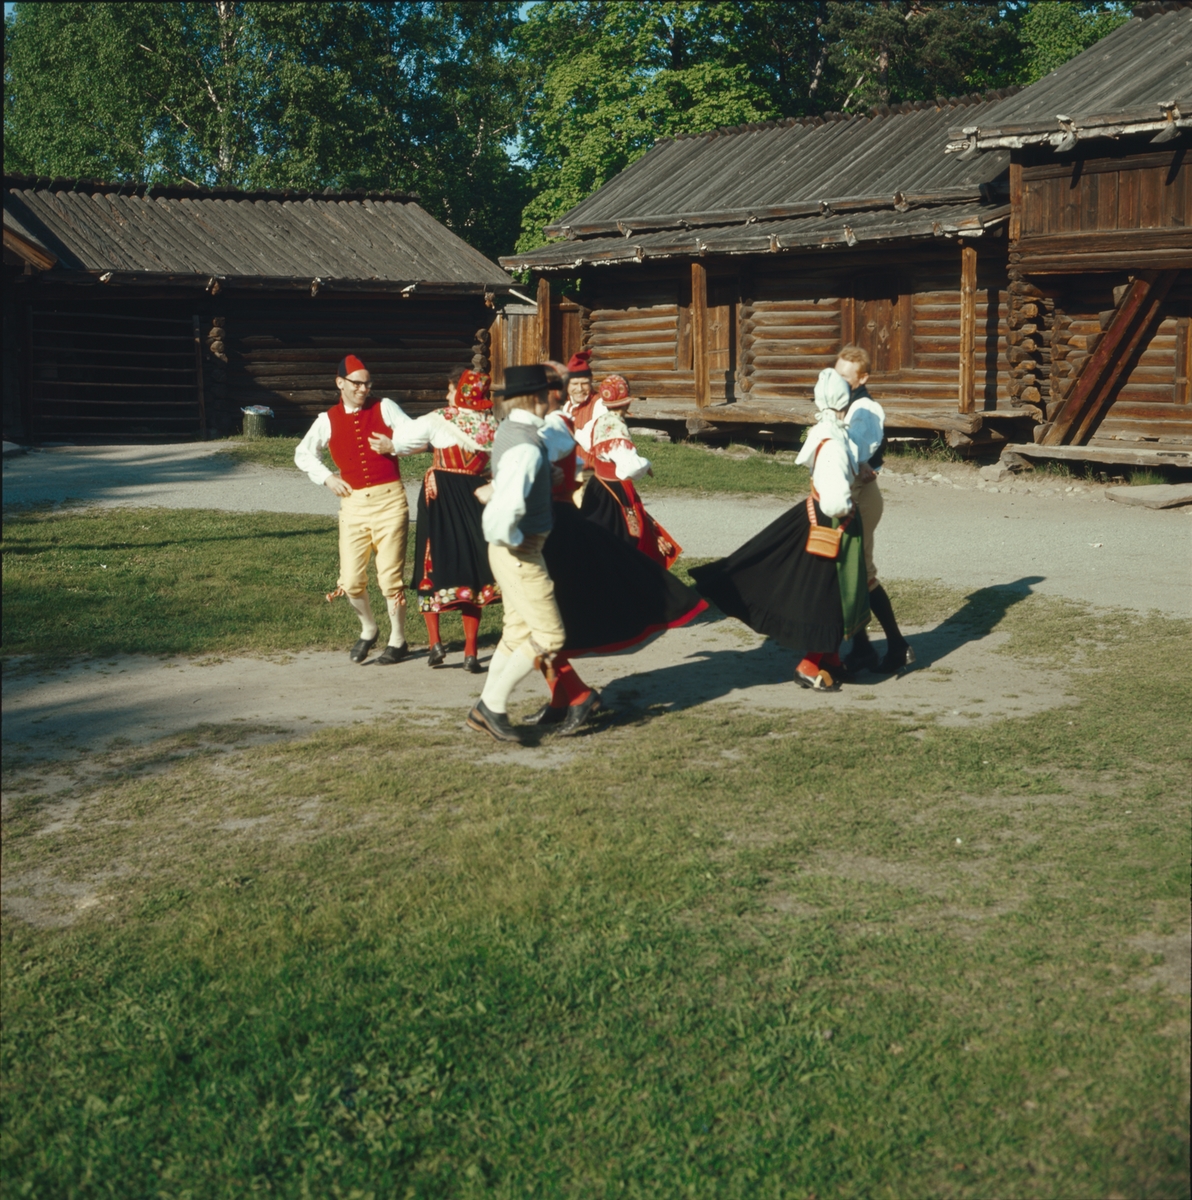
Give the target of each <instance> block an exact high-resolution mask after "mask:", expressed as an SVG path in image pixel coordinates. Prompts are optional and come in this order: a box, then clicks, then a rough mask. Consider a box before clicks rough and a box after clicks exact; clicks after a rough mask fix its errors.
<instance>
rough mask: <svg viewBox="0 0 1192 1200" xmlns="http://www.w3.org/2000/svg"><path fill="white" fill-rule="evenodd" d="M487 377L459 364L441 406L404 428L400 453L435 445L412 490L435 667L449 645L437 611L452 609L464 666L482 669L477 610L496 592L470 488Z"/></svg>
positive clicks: (488, 413)
mask: <svg viewBox="0 0 1192 1200" xmlns="http://www.w3.org/2000/svg"><path fill="white" fill-rule="evenodd" d="M492 406H493V402H492V400H491V399H490V397H489V377H488V376H487V375H486V374H485V373H484V372H483V371H472V370H463V369H457V370H456V371H455V372H454V374H453V376H452V379H451V381H450V382H449V383H448V385H447V404H446V407H444V408H439V409H436V410H435V411H434V412H430V413H427V414H426V415H425V416H423V417H419V418H417V419H416V420H414V421H412V422H410V424H409V426H408V428H404V429H403V430H402V438H401V446H400V450H399V453H402V454H416V453H418V452H419V451H421V450H425V449H426V448H427V447H428V446H429V447H430V448H431V450H432V451H433V456H434V457H433V459H432V461H431V466H430V470H428V471H427V472H426V475H425V476H424V477H423V480H422V491H421V492H420V493H419V495H418V517H417V521H418V532H417V540H416V541H415V551H414V582H415V586H416V587H417V589H418V607H419V608H420V609H421V610H422V619H423V620H424V621H425V622H426V632H427V637H428V639H429V641H430V653H429V654H428V655H427V660H426V661H427V665H428V666H431V667H438V666H441V665H442V663H443V662H444V661H445V660H446V658H447V650H446V648H445V647H444V645H443V639H442V636H441V635H440V633H439V614H440V613H443V612H447V611H449V610H451V609H458V610H459V614H460V616H461V617H462V618H463V622H464V670H465V671H470V672H472V673H473V674H479V673H480V672H481V670H482V668H481V666H480V660H479V658H478V656H477V652H476V638H477V634H478V632H479V629H480V612H481V609H482V608H484V606H485V605H487V604H492V603H493V602H494V601H499V600H500V598H501V593H500V591H499V589H498V588H497V586H496V584H495V582H494V580H493V573H492V568H491V567H490V566H489V565H488V543H487V542H486V541H485V540H484V532H483V530H482V528H481V524H480V520H481V516H482V515H483V512H484V509H483V507H482V506H481V504H480V502H479V501H478V500H477V499H476V495H475V492H476V489H477V488H478V487H480V486H482V485H483V484H485V483H486V482H487V481H488V478H489V466H488V463H489V457H490V454H491V450H492V444H493V436H494V434H495V433H496V429H497V422H496V421H495V420H493V414H492Z"/></svg>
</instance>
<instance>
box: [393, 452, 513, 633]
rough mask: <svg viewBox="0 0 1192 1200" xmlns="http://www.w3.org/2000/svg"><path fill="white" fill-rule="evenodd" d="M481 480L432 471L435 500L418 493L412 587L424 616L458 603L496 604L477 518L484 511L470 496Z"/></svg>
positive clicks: (497, 594)
mask: <svg viewBox="0 0 1192 1200" xmlns="http://www.w3.org/2000/svg"><path fill="white" fill-rule="evenodd" d="M484 482H485V480H484V479H483V478H482V477H481V476H479V475H459V474H456V473H454V472H451V471H436V472H435V488H436V491H437V493H438V494H437V495H436V497H435V498H434V499H433V500H428V499H427V496H426V483H425V481H424V482H423V485H422V491H421V492H419V493H418V518H417V519H418V531H417V535H416V537H415V540H414V586H415V588H417V590H418V607H419V608H420V609H422V610H423V611H424V612H428V611H435V612H437V611H440V610H442V609H448V608H456V607H458V606H459V605H461V604H479V605H484V604H490V603H492V602H493V601H499V600H500V598H501V594H500V592H499V591H498V590H497V589H496V588H495V587H494V583H493V573H492V569H491V568H490V567H489V565H488V543H487V542H485V540H484V531H483V529H482V528H481V524H480V519H481V516H482V515H483V513H484V506H483V505H482V504H481V503H480V501H479V500H477V499H476V497H475V496H474V495H473V493H474V492H475V490H476V489H477V488H478V487H480V486H481V485H482V484H483V483H484Z"/></svg>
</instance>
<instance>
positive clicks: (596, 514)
mask: <svg viewBox="0 0 1192 1200" xmlns="http://www.w3.org/2000/svg"><path fill="white" fill-rule="evenodd" d="M629 508H632V505H631V504H630V503H629V498H628V496H627V495H626V494H625V488H624V487H623V486H622V485H621V483H620V482H619V481H618V480H616V479H611V480H608V481H607V482H604V481H602V480H599V479H597V478H595V477H593V478H591V479H589V480H588V482H587V486H585V488H584V494H583V499H582V500H581V502H580V509H579V511H580V515H581V516H582V517H583V518H584V519H585V520H587V521H591V522H592V524H593V525H598V526H599V527H600V528H601V529H603V530H605V531H606V532H607V533H611V534H612V535H613V537H615V538H619V539H620V540H621V541H622V542H624V543H625V544H626V545H629V546H633V547H634V548H636V547H637V540H638V539H637V535H636V534H633V533H630V532H629V525H628V523H627V522H626V520H625V510H626V509H629Z"/></svg>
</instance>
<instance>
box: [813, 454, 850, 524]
mask: <svg viewBox="0 0 1192 1200" xmlns="http://www.w3.org/2000/svg"><path fill="white" fill-rule="evenodd" d="M852 481H853V473H852V469H851V464H850V463H849V458H848V451H847V450H846V449H845V448H844V446H842V445H841V444H840V443H839V442H837V441H835V440H832V441H827V442H825V443H824V444H823V445H822V446H821V447H820V451H819V454H818V456H817V457H816V460H815V470H814V471H813V472H812V475H811V482H812V483H814V484H815V490H816V491H817V492H818V493H819V498H820V499H819V505H820V508H822V509H823V510H824V513H825V515H827V516H829V517H843V516H845V515H846V514H847V513H848V511H849V509H850V508H851V507H852V496H851V495H850V494H849V489H850V487H851V486H852Z"/></svg>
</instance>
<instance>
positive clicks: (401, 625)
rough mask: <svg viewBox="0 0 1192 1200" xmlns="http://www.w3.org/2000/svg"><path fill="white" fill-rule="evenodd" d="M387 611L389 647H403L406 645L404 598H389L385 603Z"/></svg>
mask: <svg viewBox="0 0 1192 1200" xmlns="http://www.w3.org/2000/svg"><path fill="white" fill-rule="evenodd" d="M385 604H386V606H387V608H388V609H389V645H391V646H404V645H405V644H406V598H405V597H404V596H391V597H390V598H389V599H388V600H386V601H385Z"/></svg>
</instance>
